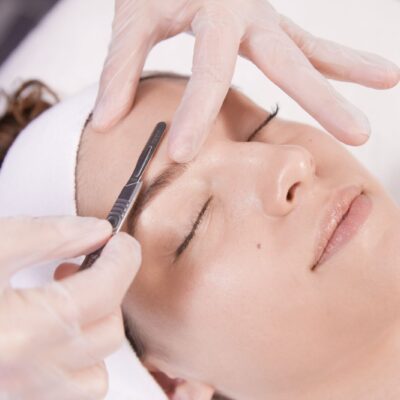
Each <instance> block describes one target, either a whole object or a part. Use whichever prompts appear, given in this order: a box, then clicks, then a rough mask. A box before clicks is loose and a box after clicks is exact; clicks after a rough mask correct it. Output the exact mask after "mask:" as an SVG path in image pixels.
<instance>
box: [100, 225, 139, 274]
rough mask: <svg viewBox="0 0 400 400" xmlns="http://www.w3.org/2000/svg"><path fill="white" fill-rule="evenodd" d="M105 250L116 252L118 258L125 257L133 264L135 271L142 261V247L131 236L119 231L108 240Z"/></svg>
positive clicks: (111, 252)
mask: <svg viewBox="0 0 400 400" xmlns="http://www.w3.org/2000/svg"><path fill="white" fill-rule="evenodd" d="M105 251H106V252H107V253H110V254H116V255H117V257H119V258H121V257H122V258H127V259H128V262H129V264H132V265H133V266H134V269H135V271H136V272H137V271H138V270H139V268H140V265H141V263H142V247H141V245H140V243H139V242H138V241H137V240H136V239H135V238H134V237H133V236H131V235H129V234H127V233H125V232H119V233H118V234H116V235H115V236H114V237H112V238H111V240H110V241H109V242H108V244H107V246H106V248H105ZM132 260H133V263H132Z"/></svg>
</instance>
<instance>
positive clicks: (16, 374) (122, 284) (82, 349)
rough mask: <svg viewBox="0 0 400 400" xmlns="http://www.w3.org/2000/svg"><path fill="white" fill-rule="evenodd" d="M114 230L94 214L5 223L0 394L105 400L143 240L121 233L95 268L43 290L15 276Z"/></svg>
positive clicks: (0, 238)
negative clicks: (108, 363)
mask: <svg viewBox="0 0 400 400" xmlns="http://www.w3.org/2000/svg"><path fill="white" fill-rule="evenodd" d="M110 235H111V225H110V224H109V223H108V222H106V221H100V220H97V219H95V218H79V217H61V218H40V219H39V218H37V219H33V218H7V219H2V220H0V245H1V251H0V399H5V400H25V399H26V400H55V399H57V400H74V399H76V400H93V399H103V398H104V396H105V395H106V393H107V388H108V387H107V383H108V380H107V371H106V368H105V365H104V361H103V360H104V358H105V357H106V356H108V355H109V354H111V353H112V352H114V351H115V350H117V349H118V347H119V346H120V345H121V344H122V342H123V339H124V329H123V323H122V317H121V311H120V310H121V309H120V305H121V302H122V299H123V297H124V295H125V292H126V290H127V289H128V287H129V285H130V284H131V282H132V280H133V278H134V276H135V274H136V273H137V271H138V269H139V265H140V262H141V252H140V246H139V245H138V242H137V241H135V240H134V239H133V238H131V237H130V236H128V235H127V234H124V233H123V234H118V235H116V236H115V237H113V238H112V239H111V240H110V241H109V242H108V243H107V245H106V247H105V248H104V250H103V253H102V255H101V257H100V258H99V259H98V260H97V261H96V263H95V264H94V265H93V266H92V267H91V268H90V269H87V270H84V271H82V272H79V273H77V274H74V275H72V276H69V277H67V278H64V279H62V280H58V281H54V282H51V283H49V284H47V285H46V286H43V287H40V288H34V289H13V288H12V287H11V286H10V284H9V280H10V277H11V276H12V275H13V274H14V273H15V272H16V271H18V270H19V269H21V268H22V267H25V266H29V265H34V264H38V263H41V262H45V261H50V260H56V259H62V258H64V259H65V258H70V257H75V256H78V255H82V254H87V253H89V252H91V251H92V250H94V249H95V248H97V247H99V246H100V245H102V244H104V243H105V242H106V240H107V239H108V238H109V237H110ZM64 275H65V274H64Z"/></svg>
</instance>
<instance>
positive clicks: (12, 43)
mask: <svg viewBox="0 0 400 400" xmlns="http://www.w3.org/2000/svg"><path fill="white" fill-rule="evenodd" d="M57 1H58V0H0V65H1V64H2V63H3V62H4V60H5V59H6V58H7V57H8V56H9V55H10V54H11V52H12V51H13V49H14V48H16V47H17V46H18V44H19V43H20V42H21V41H22V39H24V37H25V36H26V35H27V34H28V33H29V32H30V31H31V30H32V29H33V28H34V27H35V26H36V25H37V24H38V22H39V21H40V20H41V19H42V17H43V16H44V15H45V14H46V13H47V12H48V11H49V10H50V9H51V8H52V7H53V6H54V4H55V3H57Z"/></svg>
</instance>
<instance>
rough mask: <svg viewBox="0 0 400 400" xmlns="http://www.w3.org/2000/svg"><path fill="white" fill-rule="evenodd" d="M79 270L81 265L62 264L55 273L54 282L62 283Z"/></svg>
mask: <svg viewBox="0 0 400 400" xmlns="http://www.w3.org/2000/svg"><path fill="white" fill-rule="evenodd" d="M78 270H79V265H77V264H73V263H62V264H60V265H59V266H58V267H57V269H56V270H55V271H54V275H53V276H54V280H56V281H61V280H63V279H65V278H68V277H69V276H71V275H74V274H75V273H76V272H78Z"/></svg>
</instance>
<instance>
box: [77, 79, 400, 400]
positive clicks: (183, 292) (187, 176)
mask: <svg viewBox="0 0 400 400" xmlns="http://www.w3.org/2000/svg"><path fill="white" fill-rule="evenodd" d="M185 84H186V82H185V81H182V80H176V79H167V78H162V79H160V78H158V79H152V80H149V81H145V82H142V83H141V84H140V86H139V91H138V98H137V104H136V106H135V107H134V108H133V110H132V111H131V112H130V114H129V115H128V116H127V117H126V118H125V119H124V120H123V121H122V122H121V123H120V124H119V125H117V126H116V127H114V128H113V129H112V131H111V132H110V133H109V134H107V135H101V134H98V133H95V132H94V131H93V130H92V127H91V125H90V124H89V126H88V127H87V128H86V130H85V132H84V135H83V140H82V143H81V149H80V154H79V158H78V168H77V182H78V184H77V185H78V186H77V200H78V210H79V214H80V215H88V216H96V217H102V218H104V217H105V216H106V215H107V213H108V211H109V209H110V207H111V206H112V204H113V202H114V200H115V198H116V196H117V195H118V193H119V191H120V189H121V187H122V185H123V184H124V183H125V181H126V180H127V178H128V177H129V175H130V173H131V171H132V168H133V166H134V164H135V162H136V160H137V158H138V155H139V153H140V151H141V149H142V148H143V145H144V144H145V142H146V140H147V138H148V136H149V134H150V132H151V131H152V129H153V127H154V125H155V124H156V123H157V122H158V121H161V120H165V121H167V122H170V120H171V118H172V116H173V115H174V112H175V109H176V107H177V106H178V104H179V101H180V98H181V96H182V94H183V92H184V89H185ZM267 115H268V113H267V112H266V111H265V110H263V109H261V108H259V107H258V106H256V105H255V104H254V103H252V102H251V101H250V100H249V99H248V98H246V97H245V96H244V95H242V94H240V93H239V92H237V91H235V90H231V92H230V93H229V95H228V97H227V99H226V101H225V103H224V105H223V108H222V110H221V112H220V114H219V116H218V119H217V122H216V124H215V125H214V127H213V132H212V133H211V134H210V135H209V136H208V138H207V141H206V142H205V143H204V145H203V147H202V149H201V151H200V154H199V155H198V156H197V157H196V158H195V159H194V160H193V161H192V163H191V165H190V166H189V167H188V168H187V170H186V172H185V173H184V174H182V175H181V176H180V177H179V178H178V179H177V180H176V181H175V182H173V183H172V184H171V185H170V186H168V187H166V188H165V189H164V190H163V191H162V193H160V194H159V195H158V196H157V197H155V198H154V199H153V201H152V202H151V203H150V204H149V205H148V206H147V207H146V208H145V210H144V211H143V213H142V214H141V216H140V218H139V219H138V223H137V227H136V230H135V237H136V238H137V239H138V240H139V242H140V243H141V245H142V256H143V262H142V267H141V269H140V271H139V273H138V275H137V277H136V279H135V281H134V283H133V284H132V286H131V288H130V290H129V292H128V294H127V296H126V297H125V300H124V310H125V311H126V312H127V313H128V314H129V316H130V318H131V319H132V320H134V321H136V323H137V324H138V325H139V327H140V329H141V331H142V332H143V335H144V337H145V347H146V352H145V354H144V355H143V357H142V360H143V362H144V364H145V365H146V366H147V367H148V368H149V370H150V371H152V372H153V373H154V372H157V371H159V372H162V373H163V374H165V375H166V376H168V377H169V378H168V379H169V380H170V382H169V383H170V384H171V386H172V387H173V390H171V393H170V394H169V397H170V398H171V399H175V400H178V399H201V400H206V399H211V397H212V395H213V393H214V391H215V390H217V391H219V392H221V393H224V394H225V395H226V396H228V397H231V398H233V399H235V400H249V399H251V400H265V399H274V400H289V399H290V400H292V399H304V400H321V399H334V400H342V399H343V400H348V399H363V400H381V399H382V400H384V399H385V400H391V399H393V400H394V399H398V398H399V397H400V385H399V383H398V382H399V381H398V371H399V368H400V344H399V337H400V336H399V327H398V320H399V314H400V313H399V309H400V290H399V289H400V272H399V266H400V251H399V246H398V243H399V237H400V212H399V208H398V206H397V205H396V204H395V202H394V201H393V200H392V199H391V198H390V197H389V196H388V194H387V193H386V191H385V190H384V189H383V188H382V186H381V185H380V184H379V182H377V181H376V180H375V179H374V178H373V177H372V176H371V174H370V173H369V172H368V171H367V170H366V169H364V168H363V167H362V166H361V165H360V164H359V163H358V162H357V161H356V160H355V159H354V158H353V157H352V156H351V155H350V154H349V153H348V152H347V150H346V149H345V147H344V146H343V145H341V144H339V143H338V142H337V141H336V140H335V139H333V138H332V137H330V136H328V135H327V134H325V133H323V132H321V131H319V130H317V129H316V128H312V127H310V126H307V125H302V124H298V123H295V122H289V121H285V120H281V119H279V118H275V119H273V120H272V121H271V122H270V123H269V124H268V125H267V126H266V127H265V128H263V130H262V131H260V132H259V133H258V134H257V136H255V137H254V139H253V141H252V142H246V140H247V139H248V136H249V135H250V132H251V131H252V130H253V129H254V128H255V127H257V126H258V125H259V124H260V123H261V122H262V121H263V120H264V119H265V117H266V116H267ZM166 143H167V141H166V140H164V141H163V143H162V144H161V147H160V149H159V150H158V152H157V156H156V158H155V159H154V160H153V161H152V163H151V165H150V168H149V170H148V171H147V173H146V177H145V180H149V179H152V178H153V177H154V176H156V175H157V174H158V173H159V172H160V171H161V170H162V169H163V168H164V167H165V165H167V164H168V163H169V162H170V159H169V158H168V154H167V144H166ZM295 184H296V186H295V189H294V185H295ZM348 185H360V187H362V189H363V191H364V193H366V194H367V195H368V197H369V198H370V199H371V201H372V210H371V213H370V215H369V217H368V219H367V220H366V222H365V223H364V225H363V226H362V228H361V229H360V231H359V232H358V233H357V234H356V236H355V237H353V238H352V240H351V241H350V242H348V243H347V244H346V245H345V246H344V247H343V248H342V249H341V250H340V251H339V252H338V253H336V254H335V255H334V256H333V257H331V258H330V259H329V260H327V262H326V263H325V264H323V265H321V268H317V269H316V270H314V271H312V270H311V266H312V261H313V254H314V247H315V240H316V236H317V232H318V228H319V224H320V220H321V218H322V216H323V214H324V212H325V210H326V205H327V203H328V201H329V199H331V196H332V194H333V193H335V192H336V191H337V190H338V189H340V188H343V187H346V186H348ZM290 191H291V193H290V195H288V194H289V192H290ZM211 195H212V199H211V201H210V203H209V209H208V211H207V212H206V213H205V214H204V217H203V220H202V222H201V224H200V225H199V227H198V230H197V232H196V235H195V237H194V238H193V240H192V242H191V243H190V244H189V245H188V247H187V248H186V250H185V251H184V252H183V253H182V255H181V256H180V258H179V259H178V261H177V262H176V263H175V264H172V258H173V257H172V255H173V253H174V250H175V249H176V247H178V245H179V243H180V242H181V241H182V239H183V238H184V237H185V236H186V234H187V233H188V232H189V231H190V229H191V227H192V223H193V222H194V220H195V219H196V216H197V215H198V213H199V211H200V209H201V208H202V206H203V204H204V203H205V202H206V200H207V199H208V198H209V197H210V196H211Z"/></svg>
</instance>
